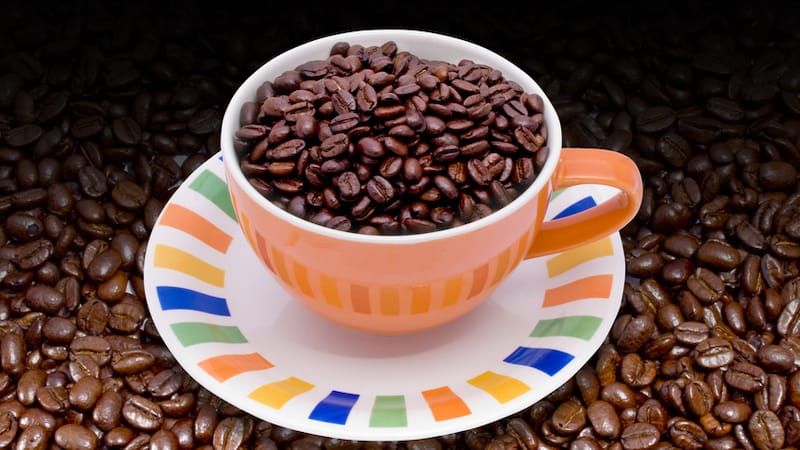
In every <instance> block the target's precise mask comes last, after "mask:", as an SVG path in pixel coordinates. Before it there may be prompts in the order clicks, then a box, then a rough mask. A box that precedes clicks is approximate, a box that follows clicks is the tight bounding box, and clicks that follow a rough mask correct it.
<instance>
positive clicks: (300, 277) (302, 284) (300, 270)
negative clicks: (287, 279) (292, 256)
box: [292, 262, 314, 297]
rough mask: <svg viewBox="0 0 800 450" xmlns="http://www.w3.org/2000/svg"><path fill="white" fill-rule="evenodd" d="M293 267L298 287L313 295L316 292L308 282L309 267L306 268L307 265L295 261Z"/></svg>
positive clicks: (304, 292) (310, 295) (308, 294)
mask: <svg viewBox="0 0 800 450" xmlns="http://www.w3.org/2000/svg"><path fill="white" fill-rule="evenodd" d="M292 269H294V277H295V279H296V280H297V287H298V288H299V289H300V292H302V293H303V294H306V295H307V296H309V297H313V296H314V293H313V292H311V284H310V283H309V282H308V269H306V266H304V265H302V264H300V263H298V262H295V263H294V264H293V265H292Z"/></svg>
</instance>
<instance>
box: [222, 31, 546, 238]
mask: <svg viewBox="0 0 800 450" xmlns="http://www.w3.org/2000/svg"><path fill="white" fill-rule="evenodd" d="M542 108H543V102H542V98H541V97H540V96H539V95H538V94H532V93H526V92H524V91H523V89H522V88H521V87H520V86H519V85H518V84H517V83H515V82H513V81H511V80H507V79H505V78H504V77H503V74H502V73H500V71H498V70H496V69H493V68H492V67H489V66H487V65H483V64H479V63H476V62H473V61H470V60H462V61H459V62H458V63H457V64H453V63H449V62H444V61H437V60H426V59H424V58H422V57H419V56H416V55H413V54H411V53H409V52H406V51H402V50H400V49H398V48H397V45H396V44H395V43H394V42H392V41H389V42H386V43H384V44H383V45H380V46H362V45H359V44H350V43H346V42H339V43H336V44H335V45H334V46H333V47H332V48H331V50H330V56H329V57H328V58H327V59H325V60H315V61H308V62H306V63H304V64H301V65H299V66H298V67H296V68H294V69H293V70H288V71H286V72H284V73H283V74H281V75H280V76H278V77H277V78H275V79H274V80H268V81H265V82H264V83H263V84H262V85H261V87H260V88H259V89H258V93H257V98H256V99H253V101H251V102H247V103H245V104H244V106H243V107H242V108H241V111H240V124H241V126H240V128H239V129H238V130H237V131H236V134H235V143H234V145H235V148H236V151H237V153H238V154H239V155H240V158H241V159H240V167H241V170H242V172H243V174H244V175H245V176H246V177H247V178H248V181H249V182H250V184H251V185H252V186H253V187H254V188H255V189H256V190H257V191H258V192H259V193H261V194H262V195H263V196H265V197H266V198H267V199H269V200H271V201H272V202H273V203H274V204H276V205H278V206H279V207H281V208H283V209H285V210H286V211H288V212H290V213H291V214H294V215H296V216H298V217H301V218H304V219H307V220H309V221H311V222H313V223H316V224H319V225H323V226H327V227H330V228H334V229H338V230H342V231H352V232H358V233H365V234H386V235H394V234H410V233H426V232H431V231H436V230H442V229H447V228H451V227H455V226H459V225H461V224H464V223H469V222H472V221H475V220H477V219H480V218H482V217H485V216H487V215H489V214H491V213H492V212H494V211H496V210H498V209H499V208H502V207H503V206H505V205H507V204H508V203H510V202H511V201H512V200H514V198H516V197H517V196H518V195H519V194H520V193H521V192H522V191H524V190H525V189H526V188H527V187H528V186H529V185H530V184H531V183H532V182H533V180H534V179H535V178H536V174H537V172H538V171H539V169H541V167H542V166H543V164H544V162H545V160H546V158H547V154H548V149H547V127H546V124H545V123H544V121H543V115H542Z"/></svg>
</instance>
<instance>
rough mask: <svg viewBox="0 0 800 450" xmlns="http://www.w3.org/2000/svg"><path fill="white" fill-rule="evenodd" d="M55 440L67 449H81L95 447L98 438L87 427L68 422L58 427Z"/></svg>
mask: <svg viewBox="0 0 800 450" xmlns="http://www.w3.org/2000/svg"><path fill="white" fill-rule="evenodd" d="M55 441H56V444H58V445H59V446H60V447H62V448H64V449H67V450H83V449H91V448H96V447H97V444H98V441H99V439H98V438H97V435H96V434H94V433H93V432H92V431H91V430H89V429H88V428H85V427H82V426H80V425H77V424H72V423H68V424H65V425H62V426H60V427H58V429H57V430H56V433H55Z"/></svg>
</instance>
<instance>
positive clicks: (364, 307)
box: [350, 284, 372, 314]
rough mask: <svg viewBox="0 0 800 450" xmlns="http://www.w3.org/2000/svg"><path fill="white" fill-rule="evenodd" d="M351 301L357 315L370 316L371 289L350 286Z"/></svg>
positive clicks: (356, 285)
mask: <svg viewBox="0 0 800 450" xmlns="http://www.w3.org/2000/svg"><path fill="white" fill-rule="evenodd" d="M350 300H351V301H352V302H353V311H355V312H357V313H364V314H369V313H370V312H371V310H372V308H370V306H369V288H368V287H367V286H362V285H360V284H354V285H352V286H350Z"/></svg>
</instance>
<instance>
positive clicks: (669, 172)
mask: <svg viewBox="0 0 800 450" xmlns="http://www.w3.org/2000/svg"><path fill="white" fill-rule="evenodd" d="M255 3H258V2H249V3H245V2H225V3H224V4H223V3H222V2H217V3H215V4H213V5H212V4H203V3H195V2H177V3H170V2H151V3H148V2H128V3H121V2H120V3H114V2H111V3H99V2H98V3H95V2H61V3H41V2H35V1H31V2H24V3H23V2H18V3H4V4H3V5H2V13H1V14H0V225H1V226H0V368H2V371H1V372H0V448H13V449H46V448H65V449H84V448H87V449H90V448H129V449H140V448H148V447H149V448H153V449H176V448H214V449H223V448H224V449H235V448H253V449H274V448H291V449H314V448H326V449H351V448H372V449H377V448H386V449H415V450H421V449H443V448H444V449H449V448H454V449H455V448H466V449H482V448H489V449H501V448H503V449H505V448H508V449H515V448H525V449H543V450H544V449H553V448H568V449H575V450H578V449H615V450H617V449H620V448H621V449H624V450H644V449H653V448H659V449H661V448H663V449H666V448H681V449H689V450H699V449H711V450H724V449H732V448H744V449H746V450H768V449H779V448H790V447H797V446H798V443H800V371H798V368H800V182H799V180H798V171H799V170H800V150H799V148H800V31H798V30H800V28H798V27H797V23H798V21H799V20H800V13H799V12H798V10H797V8H796V7H794V6H793V5H792V4H791V3H787V4H776V3H765V2H749V3H744V2H742V3H732V2H703V3H702V6H697V5H693V4H689V3H687V4H675V3H673V2H663V4H661V5H651V4H647V5H641V4H637V5H627V4H626V5H623V4H616V3H615V4H613V5H604V4H602V2H579V1H571V0H566V1H562V2H557V4H550V5H540V4H537V3H538V2H524V3H522V4H521V5H517V6H514V7H512V5H510V4H509V5H506V4H492V5H485V6H483V7H480V8H477V7H473V6H467V5H459V7H457V8H456V7H451V6H449V5H445V4H439V3H436V2H427V3H425V4H424V5H422V6H417V5H410V4H407V3H395V2H391V3H386V4H382V3H381V4H379V2H373V3H374V4H369V5H361V6H359V7H357V8H356V7H347V6H346V5H344V4H330V5H328V6H327V7H324V8H322V7H316V6H315V5H311V6H310V5H307V4H298V5H291V6H290V5H279V4H276V3H275V2H263V3H264V4H255ZM639 3H647V2H639ZM375 27H410V28H421V29H427V30H432V31H439V32H444V33H449V34H454V35H456V36H459V37H463V38H466V39H469V40H472V41H474V42H477V43H478V44H481V45H483V46H486V47H488V48H491V49H493V50H496V51H497V52H499V53H501V54H503V55H505V56H507V57H508V58H509V59H511V60H512V61H514V62H516V63H517V64H519V65H520V66H521V67H523V68H524V69H525V70H526V71H528V72H529V73H530V74H531V75H532V76H533V77H534V78H535V79H536V80H537V81H538V82H539V83H540V85H541V86H542V87H543V88H544V89H545V91H546V92H547V94H548V95H549V96H550V98H551V100H552V101H553V102H554V104H555V106H556V109H557V110H558V113H559V115H560V118H561V120H562V128H563V131H564V143H565V145H567V146H599V147H603V148H610V149H614V150H617V151H620V152H623V153H625V154H627V155H629V156H631V157H632V158H633V159H634V160H635V161H636V162H637V164H638V166H639V168H640V170H641V173H642V176H643V178H644V180H645V192H644V201H643V204H642V207H641V209H640V211H639V214H638V215H637V217H636V218H635V220H634V221H633V222H632V223H631V224H630V225H629V226H627V227H626V228H625V229H624V230H623V231H622V236H623V241H624V248H625V255H626V259H627V271H628V275H629V278H628V283H627V285H626V287H625V291H624V297H623V303H622V308H621V310H620V311H619V315H618V317H617V319H616V321H615V323H614V326H613V328H612V330H611V332H610V333H609V336H608V339H607V340H606V342H605V343H604V344H603V345H602V347H601V348H600V349H599V351H598V352H597V354H596V355H595V356H594V357H593V358H592V359H591V360H590V361H589V362H588V363H587V364H586V365H585V366H584V367H583V368H582V369H581V370H580V371H579V372H578V373H577V374H576V375H575V376H574V377H572V378H571V379H570V380H569V381H568V382H567V383H565V384H564V385H563V386H561V387H560V388H559V389H557V390H556V391H555V392H553V393H552V394H550V395H548V396H547V397H546V398H545V399H543V400H542V401H539V402H537V403H536V404H534V405H531V406H530V407H528V408H525V409H524V410H522V411H520V412H519V413H518V414H515V415H513V416H511V417H506V418H503V419H501V420H498V421H497V422H494V423H491V424H487V425H486V426H483V427H480V428H478V429H473V430H467V431H463V432H460V433H455V434H450V435H446V436H439V437H436V438H431V439H423V440H417V441H411V442H380V443H366V442H350V441H342V440H338V439H330V438H323V437H319V436H314V435H308V434H304V433H301V432H297V431H294V430H289V429H285V428H282V427H279V426H276V425H273V424H270V423H267V422H264V421H261V420H258V419H256V418H254V417H252V416H249V415H248V414H246V413H244V412H242V411H240V410H238V409H237V408H235V407H233V406H232V405H229V404H227V403H226V402H224V401H222V400H220V399H219V398H216V397H214V396H213V395H212V394H210V393H209V392H208V391H206V390H204V389H203V388H202V387H200V386H199V385H198V384H197V383H196V382H195V381H193V380H192V379H191V378H190V377H189V376H187V374H186V373H185V372H184V371H183V370H182V369H181V368H180V367H179V366H178V365H177V364H176V362H175V360H174V358H173V356H172V355H171V354H170V352H169V351H168V349H167V348H166V347H165V346H164V344H163V342H162V341H161V339H160V338H159V335H158V332H157V330H156V329H155V327H154V326H153V323H152V320H151V318H150V316H149V313H148V311H147V307H146V302H145V299H144V297H143V296H142V266H143V261H144V249H145V248H146V243H147V238H148V233H149V232H150V230H152V227H153V224H154V223H155V220H156V219H157V217H158V213H159V212H160V210H161V208H162V207H163V206H164V204H165V202H167V201H168V200H169V197H170V195H171V194H172V193H173V192H174V191H175V189H176V188H177V187H178V186H179V185H180V183H181V180H183V179H184V178H185V177H186V176H187V175H188V174H190V173H191V172H192V170H193V169H194V168H196V167H197V166H198V165H199V164H201V163H202V162H203V161H204V160H205V159H207V158H208V157H209V156H210V155H212V154H214V153H215V152H217V151H218V150H219V135H218V129H219V125H220V120H221V117H222V112H223V110H224V108H225V106H226V105H227V100H228V99H229V97H230V95H231V94H232V92H233V91H234V89H235V88H236V87H237V86H238V83H239V82H241V81H242V80H243V79H244V78H245V77H246V76H247V75H248V74H249V73H250V72H251V71H252V70H253V69H254V68H256V67H258V66H259V65H260V64H261V63H263V62H264V61H265V60H266V59H268V58H269V57H270V56H273V55H275V54H277V53H279V52H281V51H283V50H286V49H288V48H290V47H292V46H294V45H297V44H300V43H302V42H305V41H307V40H310V39H312V38H315V37H319V36H322V35H325V34H329V33H333V32H339V31H346V30H351V29H358V28H375ZM403 170H415V168H413V167H412V168H403ZM128 284H130V285H131V286H132V288H133V291H134V293H133V294H131V293H127V292H126V289H125V287H126V286H127V285H128Z"/></svg>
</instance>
